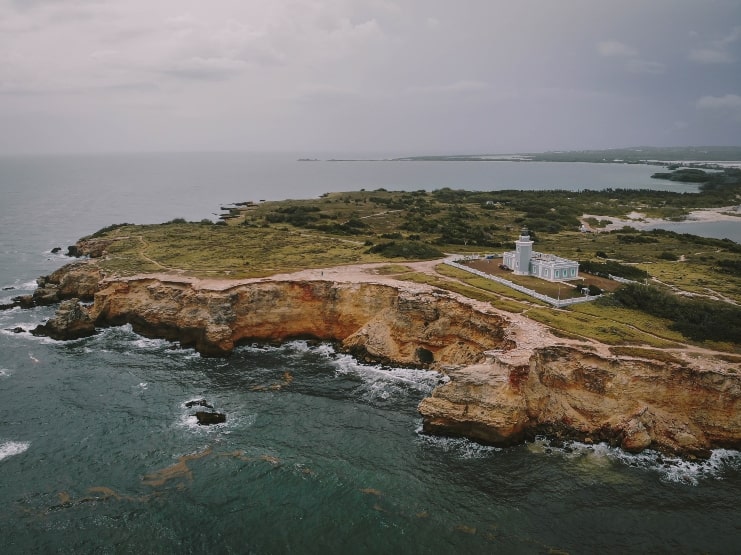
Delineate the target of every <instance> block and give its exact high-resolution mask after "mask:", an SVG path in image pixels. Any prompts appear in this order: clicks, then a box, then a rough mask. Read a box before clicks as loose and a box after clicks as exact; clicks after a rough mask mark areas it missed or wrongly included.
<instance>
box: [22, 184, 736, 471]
mask: <svg viewBox="0 0 741 555" xmlns="http://www.w3.org/2000/svg"><path fill="white" fill-rule="evenodd" d="M740 188H741V183H738V182H732V180H729V181H728V183H723V184H722V186H718V187H708V188H705V189H703V188H702V187H701V188H700V191H699V192H698V193H683V194H678V193H667V192H658V191H606V192H597V191H584V192H581V193H573V192H563V191H560V192H559V191H545V192H544V191H538V192H524V191H523V192H520V191H496V192H468V191H457V190H451V189H442V190H439V191H433V192H425V191H416V192H412V193H402V192H392V191H386V190H376V191H356V192H348V193H334V194H327V195H323V196H322V197H321V198H319V199H311V200H291V201H281V202H264V203H253V202H242V203H238V204H235V205H233V206H228V207H224V210H225V213H224V214H223V215H222V217H221V219H220V221H219V222H218V223H213V222H211V221H210V220H204V221H201V222H186V221H184V220H174V221H171V222H167V223H164V224H159V225H147V226H142V225H133V224H119V225H112V226H110V227H108V228H105V229H102V230H100V231H98V232H96V233H94V234H92V235H90V236H88V237H85V238H83V239H81V240H80V241H78V242H77V243H76V244H75V245H73V246H72V247H70V249H69V254H70V255H71V256H75V257H83V260H81V261H78V262H74V263H71V264H68V265H67V266H64V267H63V268H61V269H59V270H58V271H56V272H54V273H52V274H51V275H49V276H45V277H43V278H39V280H38V282H39V287H38V289H37V290H36V291H35V292H34V294H33V295H32V296H28V297H21V298H18V299H16V303H17V304H20V305H21V306H25V307H28V306H33V305H43V304H56V303H60V304H59V308H58V310H57V314H56V316H55V317H53V318H52V319H50V320H49V321H48V322H47V323H46V324H45V325H43V326H40V329H37V330H34V333H42V334H47V335H50V336H52V337H56V338H60V339H67V338H78V337H83V336H85V335H89V334H92V333H95V331H96V329H97V328H100V327H105V326H115V325H121V324H124V323H128V324H131V325H132V327H133V328H134V330H135V331H137V332H138V333H140V334H142V335H145V336H149V337H161V338H166V339H170V340H172V341H177V342H179V343H180V344H181V345H182V346H192V347H194V348H195V349H196V350H197V351H199V352H200V353H201V354H202V355H204V356H226V355H228V354H229V353H230V352H231V350H232V349H233V348H234V347H235V346H236V345H238V344H240V343H244V342H255V341H258V342H259V341H268V342H280V341H285V340H288V339H292V338H311V339H316V340H321V341H332V342H334V343H336V344H337V345H338V348H340V349H342V350H344V351H346V352H350V353H352V354H354V355H355V356H356V357H358V358H359V359H361V360H368V361H375V362H381V363H386V364H393V365H410V366H419V367H426V368H430V369H435V370H438V371H440V372H443V373H444V374H446V375H447V376H448V378H449V380H445V381H444V382H445V383H441V384H440V385H439V386H438V387H437V388H436V389H435V390H434V391H433V393H432V395H431V396H430V397H428V398H426V399H423V400H422V402H421V403H420V405H419V411H420V413H421V415H422V417H423V429H424V431H425V432H427V433H434V434H450V435H459V436H465V437H469V438H471V439H474V440H477V441H481V442H485V443H490V444H495V445H510V444H513V443H516V442H521V441H524V440H528V439H531V438H533V437H534V436H536V435H541V434H546V435H550V436H553V437H557V438H563V439H566V438H573V439H579V440H582V441H585V442H600V441H606V442H609V443H610V444H612V445H616V446H620V447H622V448H623V449H626V450H628V451H632V452H638V451H641V450H643V449H647V448H651V449H658V450H661V451H665V452H670V453H678V454H681V455H683V456H687V457H704V456H707V455H708V454H709V451H710V450H711V449H713V448H717V447H729V448H741V410H739V409H741V407H740V406H739V403H740V401H741V329H740V328H739V322H741V307H740V306H739V303H740V302H741V288H740V287H739V285H741V280H740V279H739V277H738V275H739V273H738V270H739V267H740V266H741V246H740V245H738V244H737V243H735V242H733V241H729V240H718V239H707V238H702V237H696V236H687V235H678V234H674V233H671V232H666V231H640V230H638V229H635V228H632V227H621V228H619V229H616V230H609V231H608V230H607V224H604V223H603V222H605V221H606V220H611V219H613V218H614V219H620V218H624V219H625V218H628V215H631V214H633V215H635V213H641V214H644V215H645V216H646V217H681V216H682V215H685V214H688V213H689V212H691V211H692V210H693V209H704V210H706V211H708V212H710V211H712V212H713V213H716V214H726V215H727V214H735V208H734V207H735V206H737V205H738V203H739V201H740V196H739V195H740V194H741V190H740ZM729 217H730V216H729ZM739 221H740V222H741V220H739ZM523 226H527V227H528V228H529V229H530V230H531V235H532V236H533V238H534V240H536V241H537V242H538V245H539V247H540V248H542V250H543V251H544V252H550V253H555V254H557V255H558V256H561V257H564V258H568V259H570V260H575V261H578V262H579V265H580V270H579V273H580V277H583V278H584V279H585V280H591V281H589V285H590V286H593V287H594V288H596V290H591V292H592V293H596V294H597V295H595V296H599V298H598V299H597V300H594V301H592V302H588V303H580V304H574V305H572V306H570V307H567V308H554V307H552V306H550V305H548V304H546V303H543V302H542V301H540V300H539V299H538V298H536V297H532V296H528V295H526V294H524V293H522V292H521V291H520V290H516V289H512V288H510V287H507V286H506V285H503V284H502V283H501V282H500V281H496V280H493V279H487V278H486V277H482V275H480V274H474V273H471V272H468V271H464V270H461V269H460V268H459V267H455V265H449V264H446V263H445V260H450V259H451V256H450V255H451V253H456V256H454V257H452V258H454V259H456V260H459V261H464V262H465V261H467V260H474V259H475V260H478V261H480V263H482V264H484V265H485V266H484V267H485V268H487V267H488V266H486V265H487V264H488V265H489V266H490V267H492V275H493V273H495V272H494V269H493V268H495V267H496V268H497V269H499V263H498V258H497V257H498V256H501V254H502V253H503V252H504V251H508V250H512V247H513V246H514V241H515V239H516V238H517V235H518V233H519V230H520V229H521V228H522V227H523ZM587 231H590V232H587ZM504 271H506V270H504ZM605 276H613V277H615V276H616V277H618V278H620V280H621V281H614V280H612V279H609V278H606V277H605ZM511 279H512V280H515V279H516V280H523V281H518V284H519V283H521V284H524V285H523V287H524V286H526V287H530V288H533V289H538V288H540V287H545V288H546V290H547V291H548V292H550V291H556V290H558V295H559V298H560V297H561V296H563V297H567V296H569V295H571V296H574V295H582V294H583V292H582V289H585V287H583V286H584V285H586V282H584V283H582V282H579V283H570V282H567V281H563V282H551V281H544V280H538V278H536V277H533V276H530V275H517V276H511ZM626 281H627V282H630V283H625V282H626ZM548 288H551V289H548ZM553 288H556V289H553ZM602 293H604V294H602ZM600 294H601V295H600Z"/></svg>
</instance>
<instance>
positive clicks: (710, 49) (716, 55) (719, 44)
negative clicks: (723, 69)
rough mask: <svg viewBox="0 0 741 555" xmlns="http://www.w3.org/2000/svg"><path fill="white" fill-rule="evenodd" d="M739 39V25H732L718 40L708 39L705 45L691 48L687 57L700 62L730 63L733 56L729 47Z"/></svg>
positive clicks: (740, 28) (740, 34) (740, 27)
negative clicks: (728, 31) (729, 30)
mask: <svg viewBox="0 0 741 555" xmlns="http://www.w3.org/2000/svg"><path fill="white" fill-rule="evenodd" d="M739 40H741V26H737V27H734V28H733V29H732V30H731V32H730V33H728V34H727V35H725V36H723V37H722V38H721V39H720V40H714V41H710V42H709V43H707V44H706V45H705V46H702V47H700V48H693V49H691V50H690V53H689V56H688V58H689V60H690V61H692V62H698V63H701V64H731V63H733V62H734V61H735V58H734V56H733V55H732V53H731V52H730V49H731V48H732V46H733V44H734V43H736V42H738V41H739Z"/></svg>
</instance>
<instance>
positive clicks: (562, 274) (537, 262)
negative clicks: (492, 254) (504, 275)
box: [502, 228, 579, 281]
mask: <svg viewBox="0 0 741 555" xmlns="http://www.w3.org/2000/svg"><path fill="white" fill-rule="evenodd" d="M502 258H503V260H502V263H503V264H504V265H505V266H507V267H508V268H509V269H510V270H512V271H513V272H514V273H515V275H518V276H534V277H538V278H541V279H545V280H548V281H565V280H571V279H577V278H578V277H579V263H578V262H577V261H575V260H568V259H566V258H561V257H560V256H556V255H555V254H544V253H542V252H536V251H534V250H533V241H532V240H531V239H530V233H529V232H528V230H527V228H523V229H522V231H521V232H520V238H519V239H518V240H517V241H515V250H514V251H509V252H505V253H504V255H503V257H502Z"/></svg>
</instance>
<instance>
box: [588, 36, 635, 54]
mask: <svg viewBox="0 0 741 555" xmlns="http://www.w3.org/2000/svg"><path fill="white" fill-rule="evenodd" d="M597 52H599V53H600V55H602V56H605V57H606V58H612V57H629V56H636V55H638V51H637V50H635V49H634V48H631V47H630V46H628V45H627V44H624V43H622V42H618V41H616V40H607V41H603V42H600V43H599V44H597Z"/></svg>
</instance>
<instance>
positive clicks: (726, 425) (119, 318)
mask: <svg viewBox="0 0 741 555" xmlns="http://www.w3.org/2000/svg"><path fill="white" fill-rule="evenodd" d="M327 274H328V276H329V277H330V278H331V279H320V278H319V277H318V272H315V273H313V274H312V273H310V272H309V273H303V274H295V275H289V276H275V277H273V278H270V279H252V280H242V281H239V282H236V281H233V282H230V281H226V280H212V281H200V280H197V279H195V278H187V277H180V276H164V275H163V276H156V275H144V276H134V277H130V278H116V277H112V278H104V277H103V276H102V275H101V273H100V271H99V270H98V268H97V267H96V266H95V264H93V263H89V264H76V265H70V266H67V267H65V268H63V269H62V270H60V271H59V272H55V274H52V276H49V277H47V278H43V279H42V280H41V281H40V285H42V287H40V289H39V290H37V295H36V296H37V297H38V299H39V300H40V302H47V301H48V300H49V299H50V298H52V293H53V295H55V296H56V299H57V300H60V299H62V298H70V297H71V296H76V297H82V298H86V299H93V303H92V304H91V305H89V306H82V305H80V304H79V303H77V304H75V303H70V302H69V301H68V302H66V303H64V304H63V306H62V307H61V308H62V310H61V311H60V312H61V313H62V314H59V315H58V317H57V318H55V319H54V322H50V325H51V327H52V328H53V329H54V330H55V333H57V335H56V337H63V336H64V333H63V329H62V331H59V330H58V329H57V328H59V327H61V328H64V327H65V326H68V327H69V328H70V329H71V330H72V331H73V332H74V333H75V334H76V335H75V336H76V337H78V336H79V335H80V333H81V332H80V330H81V329H87V330H90V329H91V326H90V325H89V323H90V322H94V324H95V326H97V327H103V326H111V325H120V324H124V323H129V324H131V325H132V326H133V328H134V329H135V330H136V331H137V332H139V333H141V334H142V335H145V336H149V337H162V338H167V339H170V340H174V341H179V342H180V343H181V344H182V345H186V346H193V347H195V348H196V349H197V350H198V351H199V352H200V353H202V354H204V355H210V356H222V355H227V354H228V353H229V352H231V350H232V349H233V348H234V347H235V346H236V345H238V344H239V343H242V342H251V341H271V342H273V341H285V340H287V339H292V338H314V339H319V340H327V341H334V342H337V343H338V345H339V348H341V349H343V350H345V351H348V352H351V353H353V354H355V355H356V356H358V357H359V358H361V359H364V360H373V361H381V362H387V363H390V364H401V365H417V366H426V367H430V368H436V369H440V370H442V371H444V372H446V373H447V374H448V375H449V377H450V378H451V379H450V381H449V382H448V383H447V384H445V385H441V386H439V387H437V388H436V389H435V390H434V392H433V394H432V396H431V397H429V398H427V399H424V400H423V401H422V402H421V403H420V405H419V411H420V413H421V414H422V417H423V428H424V430H425V431H426V432H428V433H437V434H451V435H461V436H466V437H469V438H472V439H475V440H478V441H482V442H486V443H492V444H497V445H509V444H512V443H515V442H520V441H523V440H525V439H529V438H532V437H534V436H535V435H537V434H548V435H551V436H557V437H561V438H575V439H580V440H584V441H588V442H593V441H594V442H596V441H608V442H610V443H611V444H613V445H619V446H621V447H623V448H624V449H626V450H629V451H640V450H642V449H645V448H656V449H660V450H663V451H666V452H672V453H680V454H683V455H689V456H705V455H707V454H708V452H709V451H708V450H709V449H711V448H715V447H731V448H740V447H741V410H739V409H740V408H741V407H739V399H741V376H739V374H737V373H735V369H734V368H731V367H730V366H731V365H730V364H724V363H721V362H720V361H719V360H718V359H713V358H711V357H710V356H705V357H704V358H703V357H701V356H699V355H698V354H697V353H693V356H692V358H690V357H684V358H682V359H681V360H680V359H677V360H675V362H666V361H658V360H650V359H645V358H636V357H621V358H616V357H613V356H611V355H610V354H609V351H608V350H607V348H606V347H605V346H604V345H600V344H595V343H588V342H579V341H567V340H562V339H558V338H556V337H555V336H553V335H551V334H550V333H549V332H548V331H547V329H546V328H545V327H544V326H541V325H540V324H537V323H534V322H532V321H530V320H528V319H527V318H525V317H523V316H519V315H513V314H505V313H500V312H499V311H497V310H496V309H495V308H492V307H491V306H490V305H487V304H484V303H477V302H476V301H472V300H470V299H467V298H464V297H460V296H457V295H455V294H452V293H449V292H446V291H443V290H440V289H435V288H432V287H429V286H426V285H418V284H410V283H404V282H394V281H393V280H391V279H390V278H389V279H383V278H380V277H378V276H372V275H371V274H365V275H364V277H360V278H358V276H355V278H354V279H347V278H345V279H341V276H340V274H339V273H337V274H332V273H331V272H327ZM75 284H77V285H76V286H75ZM76 288H77V289H76ZM78 321H81V322H78ZM76 322H77V323H76ZM52 324H53V325H52ZM40 331H41V332H43V330H40Z"/></svg>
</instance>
